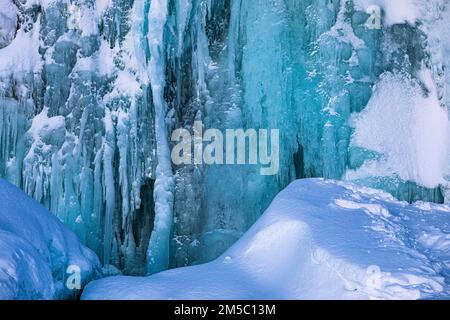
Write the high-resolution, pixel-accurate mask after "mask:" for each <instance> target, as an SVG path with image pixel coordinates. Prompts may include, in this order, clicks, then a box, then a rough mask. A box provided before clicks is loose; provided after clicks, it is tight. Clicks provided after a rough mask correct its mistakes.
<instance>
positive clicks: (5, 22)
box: [0, 0, 17, 49]
mask: <svg viewBox="0 0 450 320" xmlns="http://www.w3.org/2000/svg"><path fill="white" fill-rule="evenodd" d="M16 31H17V8H16V6H15V5H14V4H13V3H12V1H11V0H3V1H2V3H1V6H0V49H2V48H4V47H6V46H7V45H9V44H10V43H11V41H12V40H13V39H14V36H15V34H16Z"/></svg>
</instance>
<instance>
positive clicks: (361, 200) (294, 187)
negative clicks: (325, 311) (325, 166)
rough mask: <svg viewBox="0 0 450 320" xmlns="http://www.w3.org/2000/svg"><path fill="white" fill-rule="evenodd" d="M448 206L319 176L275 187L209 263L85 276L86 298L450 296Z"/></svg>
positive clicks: (407, 297) (363, 297) (449, 217)
mask: <svg viewBox="0 0 450 320" xmlns="http://www.w3.org/2000/svg"><path fill="white" fill-rule="evenodd" d="M449 237H450V207H448V206H444V205H434V204H426V203H418V204H414V205H410V204H408V203H405V202H399V201H396V200H395V199H394V198H393V197H392V196H390V195H389V194H386V193H384V192H382V191H378V190H374V189H369V188H364V187H359V186H356V185H354V184H351V183H344V182H334V181H327V180H322V179H310V180H300V181H296V182H294V183H292V184H291V185H290V186H289V187H288V188H287V189H286V190H284V191H283V192H281V193H280V194H279V195H278V196H277V198H276V199H275V200H274V201H273V203H272V205H271V206H270V207H269V209H268V210H267V211H266V213H265V214H264V215H263V217H262V218H261V219H260V220H259V221H258V222H257V223H256V224H255V225H254V226H253V227H252V228H251V229H250V230H249V231H248V232H247V233H246V234H245V235H244V237H243V238H242V239H241V240H239V241H238V242H237V243H236V244H235V245H234V246H233V247H232V248H231V249H229V250H228V251H227V252H226V253H225V254H224V255H223V256H221V257H220V258H218V259H217V260H216V261H213V262H211V263H208V264H204V265H198V266H193V267H188V268H182V269H175V270H170V271H166V272H162V273H160V274H156V275H153V276H151V277H147V278H138V277H123V276H119V277H110V278H105V279H101V280H98V281H94V282H92V283H90V284H89V285H88V286H87V287H86V289H85V291H84V293H83V296H82V298H83V299H428V298H438V297H445V296H448V295H449V293H450V292H449V291H448V283H447V282H446V279H447V280H448V279H449V278H446V277H448V276H449V275H450V272H449V270H450V250H449V249H450V243H449V239H450V238H449Z"/></svg>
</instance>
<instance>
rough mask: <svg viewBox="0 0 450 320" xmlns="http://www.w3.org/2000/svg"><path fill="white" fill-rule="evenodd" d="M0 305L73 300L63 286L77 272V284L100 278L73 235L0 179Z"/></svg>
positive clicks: (97, 266)
mask: <svg viewBox="0 0 450 320" xmlns="http://www.w3.org/2000/svg"><path fill="white" fill-rule="evenodd" d="M0 204H1V205H0V300H11V299H57V298H60V299H65V298H72V297H76V296H77V294H79V290H76V288H75V290H71V289H69V288H68V287H67V286H66V281H67V280H70V279H69V278H70V276H71V275H72V274H74V273H73V272H72V271H71V270H79V271H80V275H81V279H80V280H81V281H80V282H81V283H80V284H81V285H82V286H83V285H85V284H86V283H87V282H89V281H90V280H92V279H93V278H97V277H98V276H99V274H100V264H99V261H98V258H97V256H96V255H95V254H94V253H93V252H92V251H91V250H89V249H87V248H85V247H83V246H82V245H81V244H80V242H79V241H78V239H77V238H76V236H75V234H73V233H72V232H71V231H69V230H68V229H67V228H66V227H65V226H64V225H63V224H62V223H61V222H59V220H58V219H57V218H56V217H55V216H54V215H53V214H51V213H50V212H49V211H47V210H46V209H45V208H44V207H42V206H41V205H40V204H39V203H37V202H36V201H34V200H33V199H31V198H30V197H28V196H27V195H26V194H25V193H23V192H22V191H20V190H19V189H18V188H16V187H15V186H13V185H12V184H9V183H8V182H6V181H4V180H2V179H0Z"/></svg>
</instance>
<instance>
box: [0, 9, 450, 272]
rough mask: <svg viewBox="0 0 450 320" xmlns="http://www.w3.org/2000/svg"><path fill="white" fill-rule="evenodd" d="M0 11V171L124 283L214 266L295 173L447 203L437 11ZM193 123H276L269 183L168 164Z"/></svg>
mask: <svg viewBox="0 0 450 320" xmlns="http://www.w3.org/2000/svg"><path fill="white" fill-rule="evenodd" d="M4 1H6V5H5V6H2V8H1V9H0V13H1V15H0V26H1V30H2V31H1V33H0V48H1V49H0V176H1V177H5V178H7V179H8V180H10V181H12V182H14V183H15V184H16V185H18V186H20V187H21V188H22V189H24V190H25V191H26V192H27V193H28V194H30V195H32V196H33V197H34V198H35V199H37V200H39V201H40V202H41V203H43V204H44V205H45V206H46V207H48V208H49V209H50V210H51V211H53V212H55V213H56V214H57V215H58V217H59V218H60V219H61V220H62V221H64V222H65V223H66V224H67V225H68V226H70V227H71V228H72V229H73V230H74V231H75V232H76V233H77V234H78V236H79V237H80V238H81V239H82V241H83V242H84V243H86V244H87V245H88V246H89V247H90V248H92V249H94V251H96V252H97V253H99V255H100V256H101V257H102V259H103V262H104V263H105V264H112V265H115V266H117V267H119V268H120V269H121V270H123V271H124V272H125V273H131V274H142V273H145V272H149V273H153V272H157V271H160V270H163V269H166V268H168V267H177V266H184V265H189V264H192V263H197V262H202V261H208V260H211V259H213V258H215V257H217V256H218V255H219V254H220V253H222V252H223V251H224V250H225V249H227V248H228V247H229V246H230V245H231V244H232V243H234V242H235V241H236V240H237V239H238V238H239V237H240V236H241V235H242V234H243V232H245V231H246V230H247V229H248V228H249V227H250V226H251V225H252V224H253V222H254V221H256V219H257V218H258V217H259V216H260V214H261V213H262V212H263V211H264V210H265V209H266V208H267V206H268V205H269V203H270V202H271V200H272V199H273V197H274V196H275V195H276V194H277V193H278V192H279V191H280V190H281V189H283V188H284V187H285V186H286V185H287V184H288V183H289V182H290V181H292V180H294V179H296V178H307V177H326V178H334V179H349V180H354V181H356V182H358V183H361V184H364V185H369V186H374V187H379V188H382V189H385V190H387V191H389V192H391V193H392V194H394V195H395V196H396V197H398V198H399V199H402V200H408V201H414V200H418V199H422V200H430V201H435V202H443V201H445V200H447V201H448V199H450V198H449V194H448V191H447V190H448V187H447V186H448V182H447V181H448V178H447V175H448V164H449V162H450V161H449V159H448V150H447V146H448V139H449V130H450V129H449V128H450V127H449V122H448V116H447V114H448V106H449V98H448V97H449V94H448V88H449V84H450V75H449V73H448V71H447V69H448V68H447V67H448V64H449V62H448V58H447V56H448V53H449V52H450V35H449V31H448V30H447V29H448V25H449V22H450V21H449V19H450V18H449V17H450V15H449V14H447V13H448V12H449V10H450V9H449V7H450V4H449V1H446V0H433V1H428V2H426V3H425V2H423V1H415V0H399V1H395V2H394V1H384V0H383V1H382V0H376V1H365V0H355V1H351V0H340V1H338V0H314V1H313V0H275V1H267V0H255V1H245V0H135V1H133V0H102V1H94V0H27V1H13V0H4ZM371 5H378V6H379V7H380V9H381V11H380V12H381V13H382V16H381V17H380V18H381V21H380V22H381V26H380V28H368V27H367V21H368V20H369V19H370V18H371V14H372V13H369V14H368V13H366V9H368V7H369V6H371ZM14 26H15V27H14ZM197 120H199V121H200V120H201V121H202V122H203V123H204V126H205V128H204V129H208V128H217V129H221V130H224V129H228V128H230V129H231V128H244V129H245V128H254V129H259V128H264V129H280V135H281V137H280V141H281V146H280V147H281V149H280V168H281V170H280V172H279V174H278V175H276V176H261V175H260V171H259V167H258V166H245V165H244V166H219V165H216V166H206V165H200V164H199V165H181V166H176V165H174V164H172V163H171V161H170V159H169V154H170V148H171V144H170V134H171V132H172V130H174V129H176V128H179V127H183V128H187V129H189V130H193V126H194V122H195V121H197Z"/></svg>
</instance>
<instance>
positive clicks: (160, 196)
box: [147, 0, 174, 273]
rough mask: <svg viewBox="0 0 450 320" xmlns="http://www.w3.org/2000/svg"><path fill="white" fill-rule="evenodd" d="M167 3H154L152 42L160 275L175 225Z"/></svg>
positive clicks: (150, 256)
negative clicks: (166, 96)
mask: <svg viewBox="0 0 450 320" xmlns="http://www.w3.org/2000/svg"><path fill="white" fill-rule="evenodd" d="M167 9H168V8H167V0H152V1H151V4H150V12H149V17H148V20H149V33H148V43H149V48H150V54H151V58H150V61H149V65H148V71H149V78H150V83H151V88H152V92H153V105H154V107H155V135H156V146H157V149H156V152H157V160H158V165H157V167H156V181H155V189H154V197H155V222H154V228H153V232H152V235H151V238H150V242H149V246H148V251H147V271H148V273H156V272H159V271H162V270H165V269H167V268H168V267H169V244H170V233H171V228H172V223H173V188H174V182H173V175H172V164H171V158H170V148H169V141H168V133H167V129H166V124H165V118H166V102H165V101H164V86H165V61H164V60H165V55H164V27H165V23H166V19H167Z"/></svg>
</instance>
